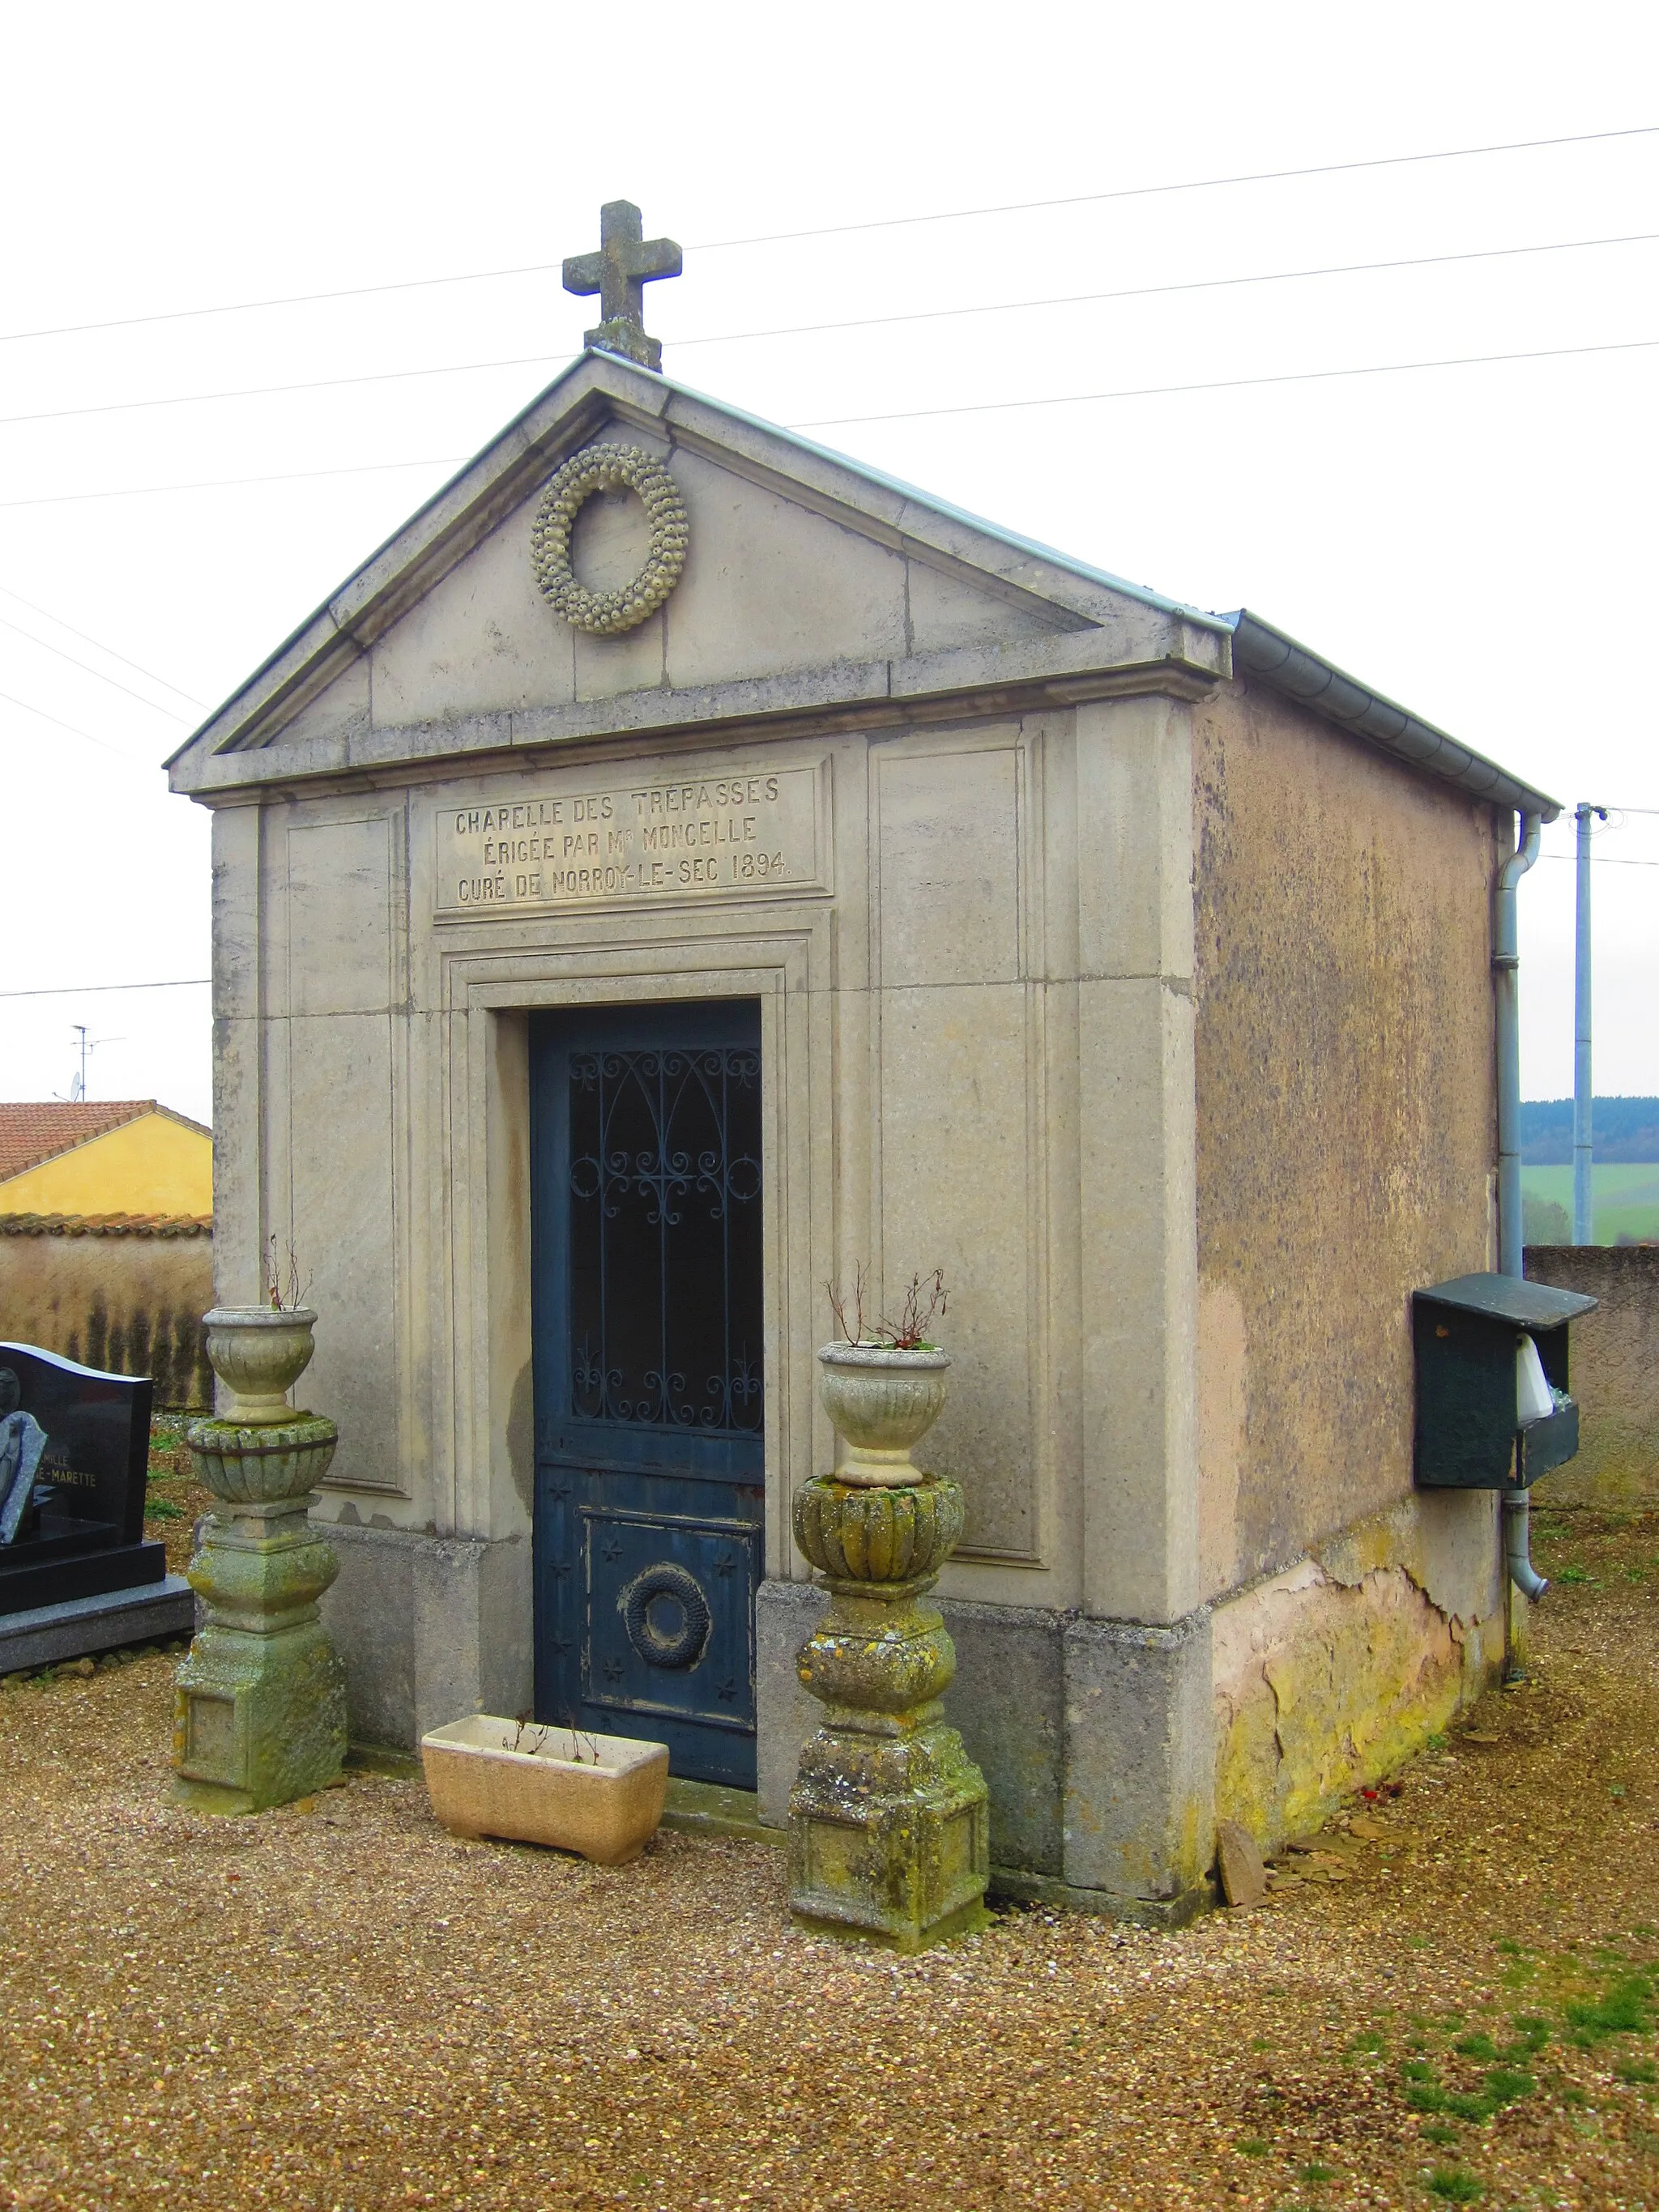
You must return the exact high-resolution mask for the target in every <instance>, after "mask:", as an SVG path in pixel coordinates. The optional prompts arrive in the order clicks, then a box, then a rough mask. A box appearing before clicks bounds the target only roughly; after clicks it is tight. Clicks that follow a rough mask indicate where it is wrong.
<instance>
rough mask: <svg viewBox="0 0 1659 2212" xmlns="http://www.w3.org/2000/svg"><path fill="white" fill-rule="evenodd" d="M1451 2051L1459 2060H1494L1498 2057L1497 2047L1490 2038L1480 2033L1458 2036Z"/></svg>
mask: <svg viewBox="0 0 1659 2212" xmlns="http://www.w3.org/2000/svg"><path fill="white" fill-rule="evenodd" d="M1452 2049H1453V2050H1454V2051H1455V2052H1456V2053H1457V2055H1458V2057H1460V2058H1496V2057H1497V2056H1498V2045H1496V2044H1495V2043H1494V2042H1493V2041H1492V2038H1491V2036H1489V2035H1486V2034H1482V2033H1475V2034H1474V2035H1460V2036H1459V2037H1458V2039H1457V2040H1456V2042H1455V2043H1454V2044H1453V2045H1452Z"/></svg>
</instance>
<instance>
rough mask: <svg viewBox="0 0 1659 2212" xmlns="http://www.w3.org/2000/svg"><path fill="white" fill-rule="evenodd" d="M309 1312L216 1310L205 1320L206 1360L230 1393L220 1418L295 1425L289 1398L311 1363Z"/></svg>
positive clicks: (265, 1308) (298, 1309) (301, 1308)
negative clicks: (282, 1422) (291, 1423)
mask: <svg viewBox="0 0 1659 2212" xmlns="http://www.w3.org/2000/svg"><path fill="white" fill-rule="evenodd" d="M316 1324H317V1316H316V1315H315V1314H314V1313H313V1312H312V1311H311V1310H310V1309H309V1308H308V1307H306V1306H295V1307H289V1308H287V1309H283V1308H282V1307H278V1306H215V1307H214V1309H213V1310H212V1312H211V1313H205V1314H204V1315H203V1316H202V1326H203V1328H204V1329H205V1330H206V1331H207V1356H208V1358H209V1361H210V1363H211V1365H212V1368H213V1371H214V1373H215V1374H216V1376H218V1378H219V1380H220V1381H221V1382H222V1383H223V1384H224V1386H225V1388H226V1389H227V1390H228V1392H229V1394H230V1398H229V1403H228V1405H227V1406H226V1407H225V1410H224V1413H223V1414H222V1416H221V1418H222V1419H223V1420H225V1421H227V1422H229V1423H231V1424H233V1425H238V1426H241V1427H257V1426H258V1424H259V1423H261V1422H263V1421H291V1420H292V1419H293V1418H294V1409H293V1407H291V1406H290V1405H289V1402H288V1394H289V1391H290V1390H291V1389H293V1387H294V1385H295V1383H296V1382H297V1381H298V1380H299V1378H300V1376H301V1375H302V1374H303V1373H304V1372H305V1370H306V1369H307V1367H308V1366H309V1365H310V1364H311V1355H312V1352H313V1344H312V1340H311V1332H312V1330H313V1328H315V1327H316Z"/></svg>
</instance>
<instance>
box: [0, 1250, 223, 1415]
mask: <svg viewBox="0 0 1659 2212" xmlns="http://www.w3.org/2000/svg"><path fill="white" fill-rule="evenodd" d="M212 1303H213V1232H212V1224H211V1222H210V1221H206V1220H198V1219H197V1218H194V1217H191V1216H184V1217H180V1218H170V1217H155V1216H145V1215H119V1214H104V1215H92V1216H88V1215H78V1214H55V1215H54V1214H27V1213H25V1214H0V1340H4V1341H5V1342H7V1343H11V1344H34V1345H39V1346H40V1348H41V1349H42V1350H43V1351H46V1352H58V1353H60V1354H61V1355H62V1356H63V1357H64V1358H65V1359H73V1360H76V1361H78V1362H80V1364H82V1365H83V1366H87V1367H97V1368H102V1369H104V1370H106V1371H107V1372H109V1373H111V1374H115V1375H149V1376H154V1378H155V1402H156V1404H157V1405H158V1406H206V1405H210V1404H211V1403H212V1400H213V1376H212V1374H211V1372H210V1369H209V1367H208V1364H207V1356H206V1353H205V1352H204V1348H203V1344H202V1328H201V1317H202V1316H203V1315H204V1313H205V1312H206V1311H207V1310H208V1308H209V1307H210V1305H211V1304H212Z"/></svg>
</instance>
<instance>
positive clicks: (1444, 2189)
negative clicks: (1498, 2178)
mask: <svg viewBox="0 0 1659 2212" xmlns="http://www.w3.org/2000/svg"><path fill="white" fill-rule="evenodd" d="M1429 2187H1430V2188H1431V2190H1432V2191H1434V2193H1435V2195H1436V2196H1437V2197H1444V2198H1445V2200H1446V2202H1447V2203H1448V2204H1473V2203H1474V2200H1475V2198H1476V2197H1479V2196H1480V2194H1481V2188H1480V2183H1479V2182H1478V2181H1477V2180H1476V2179H1475V2178H1474V2175H1473V2174H1472V2173H1469V2172H1466V2171H1465V2169H1464V2168H1463V2167H1462V2166H1436V2168H1435V2169H1434V2172H1432V2173H1431V2175H1430V2176H1429Z"/></svg>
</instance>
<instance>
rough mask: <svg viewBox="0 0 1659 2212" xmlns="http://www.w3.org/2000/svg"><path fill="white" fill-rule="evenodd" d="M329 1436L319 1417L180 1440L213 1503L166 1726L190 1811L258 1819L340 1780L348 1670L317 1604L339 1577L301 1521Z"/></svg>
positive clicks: (203, 1432)
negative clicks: (190, 1627)
mask: <svg viewBox="0 0 1659 2212" xmlns="http://www.w3.org/2000/svg"><path fill="white" fill-rule="evenodd" d="M336 1438H337V1431H336V1429H335V1427H334V1425H333V1423H332V1422H331V1421H325V1420H321V1419H317V1418H316V1417H315V1416H313V1415H302V1416H301V1417H299V1418H298V1419H295V1420H293V1421H289V1422H284V1423H283V1424H281V1425H270V1426H269V1427H266V1428H264V1429H258V1428H249V1427H238V1426H234V1425H232V1424H230V1423H228V1422H222V1421H198V1422H197V1423H196V1424H195V1425H194V1426H193V1427H192V1428H191V1430H190V1431H188V1433H187V1436H186V1438H185V1441H186V1443H188V1444H189V1446H190V1448H191V1455H192V1457H193V1459H194V1460H195V1462H196V1468H197V1474H198V1475H199V1476H200V1478H201V1479H202V1480H204V1482H205V1483H206V1484H207V1485H208V1486H209V1487H210V1489H211V1490H213V1491H214V1492H215V1493H216V1495H217V1496H218V1497H219V1498H220V1501H221V1502H220V1504H219V1508H218V1510H217V1511H216V1513H214V1514H213V1516H211V1517H210V1520H209V1521H208V1523H207V1525H206V1528H205V1529H204V1534H203V1538H202V1542H201V1546H200V1547H199V1549H198V1550H197V1553H196V1556H195V1558H194V1559H192V1560H191V1564H190V1570H189V1579H190V1583H191V1588H192V1589H195V1590H196V1591H197V1593H198V1594H199V1595H200V1596H201V1597H202V1598H203V1600H204V1603H205V1607H206V1613H207V1619H206V1620H205V1622H204V1625H203V1626H202V1627H201V1628H200V1629H199V1630H198V1631H197V1635H196V1638H195V1641H194V1642H193V1643H192V1644H191V1648H190V1653H189V1656H188V1657H187V1658H186V1659H185V1662H184V1664H183V1665H182V1666H181V1667H180V1668H179V1674H178V1698H177V1704H176V1709H175V1719H174V1726H173V1767H174V1769H175V1771H176V1773H177V1776H178V1779H177V1781H176V1782H175V1784H174V1785H173V1794H174V1796H176V1797H177V1798H178V1799H179V1801H180V1802H183V1803H185V1804H188V1805H192V1806H194V1807H195V1808H197V1810H198V1811H201V1812H210V1813H257V1812H261V1811H263V1810H264V1808H266V1807H267V1806H270V1805H283V1804H286V1803H288V1802H289V1801H290V1800H291V1799H293V1798H295V1797H305V1796H310V1794H311V1793H312V1792H313V1790H321V1789H325V1788H326V1787H327V1786H328V1785H329V1784H331V1783H332V1782H334V1781H337V1779H338V1778H339V1776H340V1772H341V1770H342V1767H343V1763H344V1759H345V1751H346V1704H345V1670H344V1668H343V1667H342V1665H341V1663H340V1660H339V1656H338V1655H337V1653H336V1651H335V1650H334V1647H333V1645H332V1644H331V1643H330V1641H329V1639H328V1637H327V1635H326V1633H325V1631H324V1629H323V1626H322V1623H321V1620H320V1617H319V1610H318V1605H317V1601H318V1599H319V1597H320V1596H321V1595H322V1594H323V1592H324V1591H325V1589H327V1588H328V1586H329V1584H330V1583H331V1582H332V1581H333V1580H334V1577H335V1576H336V1575H337V1574H338V1572H339V1571H340V1567H339V1561H338V1560H337V1559H336V1558H335V1556H334V1553H333V1550H332V1548H331V1547H330V1546H329V1545H328V1544H327V1543H326V1542H325V1541H324V1539H323V1538H322V1537H321V1536H320V1535H319V1534H318V1533H317V1532H316V1530H315V1529H313V1527H312V1526H311V1523H310V1522H309V1521H308V1519H307V1508H308V1507H309V1505H310V1504H311V1502H312V1498H313V1497H314V1495H315V1492H314V1491H313V1488H312V1485H313V1483H314V1482H315V1481H316V1480H318V1479H319V1477H320V1476H321V1474H323V1473H324V1472H325V1469H326V1468H327V1466H328V1463H329V1461H330V1459H331V1457H332V1455H333V1451H334V1445H335V1442H336ZM226 1492H231V1493H232V1494H230V1495H228V1496H227V1495H226ZM262 1493H263V1494H262ZM272 1493H274V1494H272Z"/></svg>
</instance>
